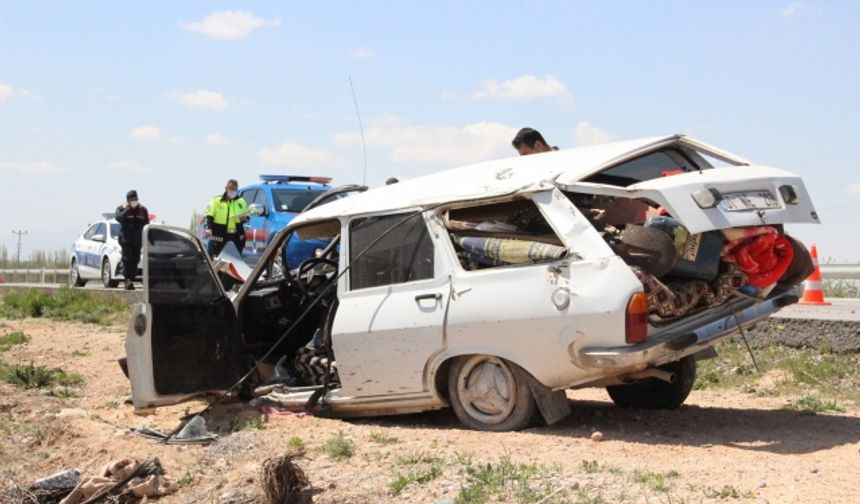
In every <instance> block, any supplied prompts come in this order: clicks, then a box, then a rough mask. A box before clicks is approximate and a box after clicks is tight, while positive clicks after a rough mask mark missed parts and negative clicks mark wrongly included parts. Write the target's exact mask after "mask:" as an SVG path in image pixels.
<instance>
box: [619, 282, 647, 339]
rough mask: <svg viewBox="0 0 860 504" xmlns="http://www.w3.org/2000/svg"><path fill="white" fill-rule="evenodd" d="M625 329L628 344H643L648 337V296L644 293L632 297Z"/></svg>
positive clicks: (628, 305)
mask: <svg viewBox="0 0 860 504" xmlns="http://www.w3.org/2000/svg"><path fill="white" fill-rule="evenodd" d="M624 329H625V333H624V340H625V341H626V342H627V343H642V342H643V341H645V339H646V338H647V337H648V296H647V295H646V294H645V293H644V292H637V293H636V294H633V296H631V297H630V302H628V303H627V317H626V319H625V324H624Z"/></svg>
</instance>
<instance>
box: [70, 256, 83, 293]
mask: <svg viewBox="0 0 860 504" xmlns="http://www.w3.org/2000/svg"><path fill="white" fill-rule="evenodd" d="M86 284H87V281H86V280H84V279H82V278H81V272H80V270H79V269H78V261H76V260H74V259H72V265H71V266H69V285H71V286H72V287H83V286H84V285H86Z"/></svg>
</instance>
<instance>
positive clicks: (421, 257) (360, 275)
mask: <svg viewBox="0 0 860 504" xmlns="http://www.w3.org/2000/svg"><path fill="white" fill-rule="evenodd" d="M404 218H406V216H405V215H402V214H401V215H388V216H380V217H367V218H364V219H357V220H354V221H352V222H351V223H350V225H349V258H350V264H351V265H352V266H351V269H350V274H349V278H350V288H351V290H356V289H364V288H367V287H376V286H379V285H392V284H400V283H405V282H413V281H415V280H424V279H427V278H433V254H434V250H433V242H432V241H431V239H430V235H429V234H428V232H427V224H426V223H425V222H424V218H423V216H422V215H421V214H417V215H414V216H412V217H410V218H409V219H408V220H407V221H406V222H403V219H404ZM392 226H396V227H394V228H393V229H392ZM389 230H391V231H390V232H389V233H388V234H385V236H383V237H382V238H380V236H381V235H383V234H384V233H386V231H389ZM377 239H378V241H376V240H377ZM374 241H376V243H373V242H374ZM371 244H372V245H371ZM368 246H369V247H370V248H369V249H368V250H367V252H366V253H364V255H361V256H359V254H361V252H363V251H364V250H365V249H367V248H368Z"/></svg>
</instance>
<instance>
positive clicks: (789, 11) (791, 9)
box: [782, 2, 803, 17]
mask: <svg viewBox="0 0 860 504" xmlns="http://www.w3.org/2000/svg"><path fill="white" fill-rule="evenodd" d="M801 7H803V3H802V2H794V3H790V4H788V5H786V6H785V7H783V8H782V16H783V17H791V16H793V15H795V14H797V11H798V10H800V8H801Z"/></svg>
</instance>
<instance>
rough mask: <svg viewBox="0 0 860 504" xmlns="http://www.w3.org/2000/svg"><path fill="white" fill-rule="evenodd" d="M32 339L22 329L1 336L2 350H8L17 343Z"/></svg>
mask: <svg viewBox="0 0 860 504" xmlns="http://www.w3.org/2000/svg"><path fill="white" fill-rule="evenodd" d="M28 341H30V337H29V336H27V335H26V334H24V333H23V332H21V331H16V332H13V333H9V334H5V335H3V336H0V352H6V351H8V350H9V349H10V348H12V347H13V346H15V345H20V344H22V343H26V342H28Z"/></svg>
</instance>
